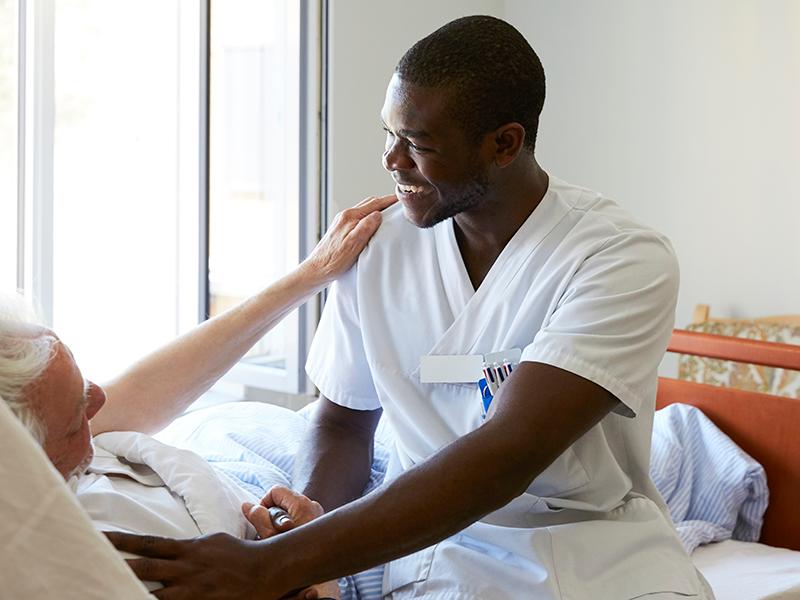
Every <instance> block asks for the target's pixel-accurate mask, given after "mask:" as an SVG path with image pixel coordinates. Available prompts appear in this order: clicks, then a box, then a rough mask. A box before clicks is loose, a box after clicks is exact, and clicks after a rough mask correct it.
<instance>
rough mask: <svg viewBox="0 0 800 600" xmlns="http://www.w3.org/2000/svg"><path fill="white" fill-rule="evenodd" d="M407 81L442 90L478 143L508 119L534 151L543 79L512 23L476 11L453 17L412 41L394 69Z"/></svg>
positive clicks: (468, 131)
mask: <svg viewBox="0 0 800 600" xmlns="http://www.w3.org/2000/svg"><path fill="white" fill-rule="evenodd" d="M395 73H396V74H397V75H398V76H399V77H400V78H401V79H402V81H403V82H405V83H409V84H411V85H415V86H420V87H427V88H437V89H442V90H443V91H445V92H446V93H447V94H448V95H449V103H448V104H449V107H448V108H449V110H450V112H451V114H452V115H453V117H454V118H455V119H456V120H457V121H458V122H460V123H461V124H462V126H463V127H464V130H465V132H466V133H467V137H468V139H469V140H470V141H471V142H473V143H477V142H478V141H479V140H480V139H481V138H482V137H483V136H484V135H485V134H487V133H490V132H492V131H494V130H495V129H497V128H498V127H500V126H501V125H505V124H506V123H519V124H520V125H522V126H523V127H524V128H525V142H524V147H525V148H527V149H528V150H530V151H531V153H532V152H533V150H534V148H535V146H536V132H537V129H538V127H539V114H540V113H541V112H542V107H543V106H544V96H545V77H544V69H543V68H542V63H541V62H540V61H539V57H538V56H537V55H536V52H534V50H533V48H531V45H530V44H529V43H528V41H527V40H526V39H525V38H524V37H523V35H522V34H521V33H520V32H519V31H517V30H516V29H515V28H514V27H513V26H512V25H510V24H508V23H506V22H505V21H502V20H500V19H497V18H495V17H489V16H483V15H473V16H468V17H462V18H460V19H456V20H455V21H451V22H450V23H448V24H447V25H444V26H443V27H441V28H439V29H437V30H436V31H434V32H433V33H431V34H430V35H428V36H427V37H425V38H423V39H421V40H420V41H419V42H417V43H416V44H414V46H412V47H411V49H410V50H409V51H408V52H406V53H405V55H404V56H403V58H401V59H400V62H399V63H398V65H397V68H396V69H395Z"/></svg>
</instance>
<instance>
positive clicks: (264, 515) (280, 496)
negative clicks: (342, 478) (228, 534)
mask: <svg viewBox="0 0 800 600" xmlns="http://www.w3.org/2000/svg"><path fill="white" fill-rule="evenodd" d="M242 512H243V513H244V516H245V517H246V518H247V520H248V521H250V523H251V524H252V525H253V527H255V528H256V531H257V532H258V537H260V538H261V539H262V540H265V539H267V538H269V537H272V536H273V535H277V534H279V533H283V532H285V531H289V530H290V529H293V528H294V527H299V526H300V525H305V524H306V523H308V522H310V521H313V520H314V519H316V518H317V517H320V516H322V515H323V514H324V513H325V511H324V510H323V508H322V505H320V503H319V502H314V501H313V500H311V499H309V498H307V497H306V496H303V495H302V494H298V493H297V492H294V491H292V490H290V489H289V488H287V487H284V486H282V485H276V486H273V487H272V488H271V489H270V490H269V492H267V494H266V496H264V497H263V498H262V499H261V504H259V505H254V504H251V503H250V502H245V503H244V504H242Z"/></svg>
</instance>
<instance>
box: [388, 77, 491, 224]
mask: <svg viewBox="0 0 800 600" xmlns="http://www.w3.org/2000/svg"><path fill="white" fill-rule="evenodd" d="M447 108H448V103H447V98H446V94H445V93H444V92H443V91H442V90H438V89H432V88H423V87H418V86H414V85H410V84H407V83H405V82H404V81H403V80H402V79H401V78H399V77H398V76H397V75H396V74H395V75H394V76H393V77H392V80H391V82H390V83H389V88H388V89H387V91H386V102H385V103H384V105H383V110H382V111H381V120H382V121H383V126H384V129H385V130H386V151H385V152H384V153H383V166H384V168H385V169H386V170H387V171H389V172H390V173H391V174H392V177H393V178H394V180H395V182H396V183H397V187H396V190H395V192H396V194H397V197H398V199H399V200H400V202H401V203H402V205H403V210H404V213H405V216H406V218H407V219H408V220H409V221H410V222H411V223H413V224H414V225H416V226H417V227H431V226H433V225H436V224H437V223H439V222H441V221H443V220H445V219H448V218H450V217H453V216H455V215H457V214H459V213H462V212H468V211H470V210H472V209H475V208H477V207H479V206H481V204H482V203H483V202H484V200H485V198H486V197H487V193H488V191H489V190H490V181H489V176H488V162H487V161H486V160H485V159H484V154H486V152H485V151H484V148H483V147H476V145H475V143H474V142H473V143H469V141H468V139H467V136H466V134H465V132H464V130H463V128H462V126H461V125H460V124H459V123H458V122H456V120H455V119H453V118H452V116H450V114H448V110H447Z"/></svg>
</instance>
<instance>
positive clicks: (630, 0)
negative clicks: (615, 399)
mask: <svg viewBox="0 0 800 600" xmlns="http://www.w3.org/2000/svg"><path fill="white" fill-rule="evenodd" d="M505 8H506V11H505V16H506V18H507V19H508V20H509V21H510V22H512V23H513V24H514V25H516V26H517V27H518V28H519V29H520V30H521V31H522V33H523V34H524V35H525V36H526V37H527V38H528V40H529V41H530V42H531V44H532V45H533V47H534V48H535V49H536V51H537V52H538V53H539V56H540V57H541V59H542V62H543V64H544V67H545V72H546V74H547V78H548V99H547V101H546V103H545V110H544V114H543V116H542V124H541V131H540V141H539V151H538V153H537V154H538V157H539V160H540V162H541V164H542V166H543V167H544V168H545V169H546V170H548V171H550V172H552V173H553V174H555V175H557V176H559V177H561V178H563V179H566V180H567V181H571V182H573V183H578V184H580V185H585V186H587V187H591V188H593V189H596V190H600V191H602V192H604V193H606V194H607V195H609V196H611V197H612V198H614V199H616V200H617V201H618V202H620V203H621V204H623V205H624V206H626V207H628V208H629V209H630V210H631V212H633V213H634V214H635V215H636V216H637V217H639V218H640V219H641V220H642V221H644V222H646V223H648V224H650V225H653V226H655V227H656V228H657V229H660V230H661V231H663V232H664V233H666V234H667V235H668V236H669V237H670V238H671V239H672V241H673V244H674V245H675V248H676V250H677V252H678V256H679V259H680V262H681V270H682V285H681V293H680V297H679V305H678V315H677V322H678V325H679V326H684V325H686V324H687V323H689V322H690V321H691V316H692V311H693V308H694V306H695V304H697V303H709V304H710V305H711V314H712V315H713V316H719V317H744V318H747V317H756V316H764V315H771V314H781V313H800V2H795V1H792V0H786V1H783V0H648V1H647V2H643V1H641V0H605V1H603V2H596V0H570V1H569V2H563V1H559V2H556V1H555V0H554V1H543V0H539V1H531V0H507V1H506V3H505Z"/></svg>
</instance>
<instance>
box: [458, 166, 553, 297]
mask: <svg viewBox="0 0 800 600" xmlns="http://www.w3.org/2000/svg"><path fill="white" fill-rule="evenodd" d="M525 166H526V167H528V166H531V163H528V164H527V165H525ZM532 167H533V168H530V169H528V168H525V169H513V170H512V171H513V172H504V173H503V175H504V176H505V177H500V178H499V181H496V182H494V183H493V184H492V185H491V186H490V189H489V192H488V193H487V196H486V201H485V202H482V203H481V205H480V206H479V207H477V208H474V209H470V210H469V211H465V212H463V213H460V214H458V215H456V216H455V217H454V218H453V231H454V233H455V237H456V242H457V243H458V249H459V251H460V252H461V258H462V259H463V261H464V266H465V267H466V269H467V274H468V275H469V278H470V281H471V282H472V287H473V288H474V289H475V290H477V289H478V288H479V287H480V286H481V284H482V283H483V280H484V279H485V278H486V275H488V273H489V271H490V270H491V268H492V265H494V263H495V261H497V258H498V257H499V256H500V254H501V253H502V252H503V249H504V248H505V247H506V245H507V244H508V242H510V241H511V238H513V237H514V234H516V233H517V231H518V230H519V228H520V227H522V224H523V223H525V221H526V220H527V219H528V217H529V216H531V213H532V212H533V211H534V210H535V209H536V207H537V206H539V203H540V202H541V201H542V198H543V197H544V195H545V193H546V192H547V186H548V183H549V178H548V176H547V173H545V172H544V171H543V170H542V169H541V168H540V167H539V165H538V164H536V162H535V161H532Z"/></svg>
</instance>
